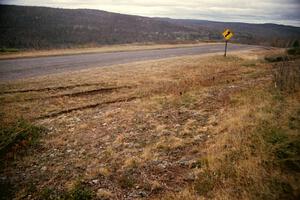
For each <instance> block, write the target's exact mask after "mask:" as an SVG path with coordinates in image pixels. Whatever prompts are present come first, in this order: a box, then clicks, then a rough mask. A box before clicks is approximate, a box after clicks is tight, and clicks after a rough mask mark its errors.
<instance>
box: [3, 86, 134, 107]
mask: <svg viewBox="0 0 300 200" xmlns="http://www.w3.org/2000/svg"><path fill="white" fill-rule="evenodd" d="M126 88H127V89H130V88H132V87H131V86H120V87H107V88H98V89H93V90H86V91H80V92H73V93H67V94H58V95H53V96H45V97H33V98H26V99H20V100H18V101H17V102H27V101H34V100H45V99H54V98H63V97H82V96H87V95H97V94H104V93H112V92H114V91H118V90H120V89H126ZM13 102H16V101H15V100H13V101H5V103H13Z"/></svg>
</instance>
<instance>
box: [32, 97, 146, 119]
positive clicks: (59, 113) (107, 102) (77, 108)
mask: <svg viewBox="0 0 300 200" xmlns="http://www.w3.org/2000/svg"><path fill="white" fill-rule="evenodd" d="M138 98H141V97H128V98H121V99H115V100H111V101H105V102H101V103H94V104H88V105H85V106H80V107H76V108H69V109H66V110H61V111H58V112H52V113H49V114H46V115H42V116H40V117H38V118H36V119H45V118H51V117H57V116H59V115H62V114H67V113H70V112H73V111H78V110H86V109H90V108H96V107H98V106H104V105H109V104H113V103H120V102H129V101H133V100H135V99H138Z"/></svg>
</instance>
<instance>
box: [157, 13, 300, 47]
mask: <svg viewBox="0 0 300 200" xmlns="http://www.w3.org/2000/svg"><path fill="white" fill-rule="evenodd" d="M157 19H159V20H161V21H165V22H170V23H172V24H175V25H178V26H184V27H186V28H192V29H193V30H194V31H196V32H197V31H203V30H206V31H207V35H206V39H213V40H218V39H222V36H221V35H220V34H219V33H220V32H222V31H223V30H224V29H226V28H230V29H231V30H233V32H234V34H235V36H234V37H233V38H232V41H234V42H239V43H246V44H260V45H271V46H281V47H285V46H288V45H290V44H291V43H292V42H293V41H294V40H299V39H300V27H293V26H284V25H278V24H248V23H238V22H212V21H205V20H189V19H170V18H157Z"/></svg>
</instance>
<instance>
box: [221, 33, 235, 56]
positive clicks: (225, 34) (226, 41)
mask: <svg viewBox="0 0 300 200" xmlns="http://www.w3.org/2000/svg"><path fill="white" fill-rule="evenodd" d="M222 35H223V37H224V39H225V53H224V56H225V57H226V54H227V43H228V41H229V40H230V38H231V37H232V36H233V32H232V31H231V30H229V29H226V30H225V31H224V32H223V34H222Z"/></svg>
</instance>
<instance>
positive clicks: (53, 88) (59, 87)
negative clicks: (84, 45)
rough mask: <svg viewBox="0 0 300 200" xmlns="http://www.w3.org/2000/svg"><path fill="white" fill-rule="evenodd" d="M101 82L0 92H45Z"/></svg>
mask: <svg viewBox="0 0 300 200" xmlns="http://www.w3.org/2000/svg"><path fill="white" fill-rule="evenodd" d="M100 84H103V83H85V84H77V85H67V86H57V87H44V88H36V89H34V88H33V89H23V90H10V91H3V92H1V94H15V93H26V92H45V91H51V90H66V89H73V88H77V87H86V86H95V85H100Z"/></svg>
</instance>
